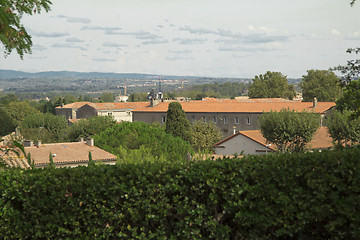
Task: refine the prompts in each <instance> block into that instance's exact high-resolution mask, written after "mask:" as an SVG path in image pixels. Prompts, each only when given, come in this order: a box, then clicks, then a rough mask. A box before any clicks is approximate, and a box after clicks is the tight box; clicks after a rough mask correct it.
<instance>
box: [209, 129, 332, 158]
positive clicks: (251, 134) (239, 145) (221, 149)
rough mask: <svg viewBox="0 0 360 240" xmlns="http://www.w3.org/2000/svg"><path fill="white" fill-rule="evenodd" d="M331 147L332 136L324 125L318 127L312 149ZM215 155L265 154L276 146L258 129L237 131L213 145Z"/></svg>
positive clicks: (274, 149)
mask: <svg viewBox="0 0 360 240" xmlns="http://www.w3.org/2000/svg"><path fill="white" fill-rule="evenodd" d="M331 147H333V143H332V138H331V137H330V135H329V133H328V129H327V128H326V127H320V128H319V129H318V130H317V131H316V132H315V135H314V138H313V139H312V141H311V142H310V144H309V148H310V149H312V150H315V149H317V150H321V149H328V148H331ZM214 148H215V154H217V155H234V154H238V155H239V154H241V153H242V154H250V155H258V154H267V153H269V152H274V151H276V146H275V145H272V144H269V143H268V142H267V141H266V139H265V138H264V137H263V135H262V134H261V132H260V130H251V131H239V132H237V133H235V134H233V135H231V136H230V137H227V138H225V139H223V140H221V141H220V142H218V143H216V144H215V145H214Z"/></svg>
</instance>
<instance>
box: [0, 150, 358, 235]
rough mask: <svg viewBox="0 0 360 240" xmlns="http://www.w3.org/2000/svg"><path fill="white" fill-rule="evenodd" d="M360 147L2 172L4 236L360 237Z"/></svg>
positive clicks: (1, 223)
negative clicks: (197, 160)
mask: <svg viewBox="0 0 360 240" xmlns="http://www.w3.org/2000/svg"><path fill="white" fill-rule="evenodd" d="M359 156H360V149H359V148H354V149H346V150H338V151H332V152H330V151H329V152H328V151H326V152H322V153H305V154H281V155H275V154H274V155H267V156H259V157H254V156H250V157H246V158H243V159H218V160H216V161H211V160H208V161H201V162H186V163H179V162H177V163H161V164H150V163H149V164H146V163H145V164H142V165H139V164H138V165H136V164H124V165H121V166H94V167H89V168H87V167H79V168H73V169H47V170H41V169H37V170H25V171H24V170H9V171H2V172H1V173H0V181H1V186H0V192H1V199H0V236H2V237H3V238H4V239H360V214H359V213H360V176H359V170H360V157H359Z"/></svg>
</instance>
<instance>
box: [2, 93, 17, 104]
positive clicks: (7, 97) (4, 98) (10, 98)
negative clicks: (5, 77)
mask: <svg viewBox="0 0 360 240" xmlns="http://www.w3.org/2000/svg"><path fill="white" fill-rule="evenodd" d="M16 101H19V98H18V97H17V96H16V95H15V94H12V93H11V94H7V95H5V96H2V97H1V98H0V104H4V105H7V104H9V103H11V102H16Z"/></svg>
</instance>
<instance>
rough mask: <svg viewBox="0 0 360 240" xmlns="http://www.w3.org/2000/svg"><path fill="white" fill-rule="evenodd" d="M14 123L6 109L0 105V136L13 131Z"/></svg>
mask: <svg viewBox="0 0 360 240" xmlns="http://www.w3.org/2000/svg"><path fill="white" fill-rule="evenodd" d="M15 128H16V124H15V123H14V120H13V119H12V118H11V116H10V115H9V113H8V111H7V110H6V109H5V108H3V107H1V106H0V137H1V136H5V135H7V134H9V133H11V132H13V131H15Z"/></svg>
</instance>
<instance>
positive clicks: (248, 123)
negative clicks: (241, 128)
mask: <svg viewBox="0 0 360 240" xmlns="http://www.w3.org/2000/svg"><path fill="white" fill-rule="evenodd" d="M250 124H251V121H250V117H246V125H250Z"/></svg>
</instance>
